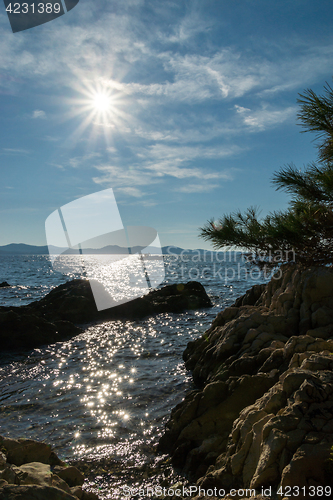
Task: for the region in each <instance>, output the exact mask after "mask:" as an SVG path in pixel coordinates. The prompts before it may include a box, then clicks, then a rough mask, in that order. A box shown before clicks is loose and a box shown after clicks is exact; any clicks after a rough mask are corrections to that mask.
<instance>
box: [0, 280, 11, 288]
mask: <svg viewBox="0 0 333 500" xmlns="http://www.w3.org/2000/svg"><path fill="white" fill-rule="evenodd" d="M8 287H10V284H9V283H7V281H3V282H2V283H0V288H8Z"/></svg>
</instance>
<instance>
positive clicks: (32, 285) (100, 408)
mask: <svg viewBox="0 0 333 500" xmlns="http://www.w3.org/2000/svg"><path fill="white" fill-rule="evenodd" d="M185 260H187V259H182V258H180V257H179V258H176V257H174V256H172V257H171V256H169V257H166V258H165V263H166V280H165V282H164V283H163V284H166V283H173V282H186V281H189V280H191V279H192V280H193V279H194V280H198V281H200V282H201V283H202V284H203V285H204V286H205V288H206V291H207V293H208V294H209V295H210V297H211V300H212V302H213V304H214V306H213V308H210V309H203V310H200V311H187V312H184V313H182V314H160V315H156V316H154V317H151V318H147V319H145V320H141V321H109V322H105V323H102V324H98V325H90V326H89V325H88V326H87V328H86V329H85V331H84V333H82V334H80V335H78V336H77V337H74V338H72V339H71V340H68V341H66V342H61V343H57V344H52V345H48V346H44V347H42V348H40V349H35V350H34V351H32V352H30V353H29V354H28V355H27V353H15V354H10V353H3V354H1V356H0V403H1V406H0V412H1V415H0V416H1V418H0V420H1V424H0V433H1V434H3V435H9V436H14V437H19V436H24V437H29V438H32V439H39V440H41V439H42V440H45V441H47V442H49V443H51V444H52V445H53V446H54V448H55V450H56V452H57V453H58V455H59V456H60V457H61V458H63V459H67V460H75V461H78V460H82V461H85V462H86V463H87V462H88V463H89V464H90V467H91V470H92V472H93V473H94V475H93V476H92V477H94V480H93V484H90V486H92V487H94V489H95V491H96V492H97V493H98V494H99V495H100V497H101V498H105V499H106V498H114V499H116V498H124V495H122V491H123V490H122V487H124V486H134V485H136V486H139V485H146V486H148V485H153V484H155V485H165V486H170V485H171V484H172V483H173V482H174V481H175V480H176V477H177V473H176V471H174V470H173V469H172V467H171V465H170V463H169V460H168V457H166V456H158V455H156V453H155V449H156V444H157V442H158V438H159V436H160V435H161V434H162V432H163V426H164V424H165V422H166V420H167V418H168V416H169V414H170V411H171V409H172V408H173V407H174V406H175V405H176V404H178V403H179V402H180V401H181V400H182V399H183V398H184V395H185V394H186V392H187V391H188V390H189V389H191V388H192V382H191V377H190V374H189V373H188V372H187V371H186V370H185V367H184V364H183V362H182V353H183V351H184V349H185V347H186V345H187V342H188V341H189V340H193V339H195V338H197V337H198V336H200V335H201V334H202V333H203V332H204V331H205V330H206V329H207V328H208V327H209V326H210V323H211V321H212V319H213V318H214V317H215V316H216V314H217V312H218V311H219V310H221V308H224V307H226V306H227V305H230V304H231V303H232V302H233V301H234V300H235V298H236V297H238V296H239V295H241V294H243V293H244V292H245V290H247V289H248V288H250V286H252V285H253V284H254V283H262V282H263V281H265V280H264V279H263V277H262V276H260V277H259V276H258V273H252V275H249V274H247V276H246V271H245V270H244V269H245V268H244V264H243V263H242V264H241V266H242V267H241V272H239V269H240V267H239V262H240V261H239V259H238V261H237V262H231V263H230V262H227V263H225V262H223V261H222V262H221V261H220V262H217V261H215V260H214V261H213V262H211V261H210V260H209V259H207V258H204V259H201V260H200V261H199V262H198V261H197V260H195V261H194V260H193V259H189V260H188V261H186V262H185ZM232 270H234V273H233V272H232ZM73 277H77V275H76V273H75V272H74V273H73V274H72V275H71V276H69V277H65V276H63V275H61V274H60V273H57V272H55V271H53V270H52V268H51V266H50V263H49V259H48V257H46V256H19V257H17V256H13V257H0V282H1V281H3V280H6V281H8V282H9V283H10V284H12V285H13V287H12V288H4V289H0V304H1V305H21V304H26V303H29V302H31V301H32V300H37V299H38V298H41V297H42V296H44V295H45V294H46V293H47V292H48V291H49V290H51V289H52V288H53V287H55V286H57V285H59V284H61V283H64V282H65V281H66V280H68V279H72V278H73ZM226 278H227V279H226Z"/></svg>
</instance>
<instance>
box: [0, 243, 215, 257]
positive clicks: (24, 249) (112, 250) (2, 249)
mask: <svg viewBox="0 0 333 500" xmlns="http://www.w3.org/2000/svg"><path fill="white" fill-rule="evenodd" d="M143 249H144V247H140V246H136V247H133V248H132V249H131V251H132V253H137V252H139V251H142V250H143ZM154 250H155V249H154V248H153V247H151V252H150V253H155V252H154ZM53 251H54V253H55V254H59V253H65V255H72V254H76V253H77V251H76V250H74V249H68V250H66V249H65V248H58V247H53ZM156 251H157V249H156ZM182 252H184V253H189V254H191V253H198V252H200V253H207V250H202V249H198V250H184V248H180V247H177V246H173V245H168V246H165V247H162V253H163V255H180V254H181V253H182ZM84 253H85V254H87V253H88V254H118V255H119V254H127V253H128V249H127V248H123V247H119V246H118V245H108V246H106V247H103V248H87V249H84ZM213 253H215V252H213ZM48 254H49V248H48V246H47V245H45V246H34V245H26V244H25V243H10V244H9V245H4V246H0V255H48Z"/></svg>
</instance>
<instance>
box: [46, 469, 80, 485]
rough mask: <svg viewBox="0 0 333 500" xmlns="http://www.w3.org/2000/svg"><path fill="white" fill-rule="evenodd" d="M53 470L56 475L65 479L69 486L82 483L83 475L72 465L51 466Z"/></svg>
mask: <svg viewBox="0 0 333 500" xmlns="http://www.w3.org/2000/svg"><path fill="white" fill-rule="evenodd" d="M53 472H54V473H55V474H57V476H59V477H60V478H61V479H63V480H64V481H66V483H67V484H68V485H69V486H70V487H74V486H82V484H83V483H84V476H83V474H82V473H81V472H80V471H79V469H77V468H76V467H73V466H67V467H62V466H59V465H56V466H55V467H54V468H53Z"/></svg>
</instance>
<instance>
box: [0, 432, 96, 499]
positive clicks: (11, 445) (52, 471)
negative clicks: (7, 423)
mask: <svg viewBox="0 0 333 500" xmlns="http://www.w3.org/2000/svg"><path fill="white" fill-rule="evenodd" d="M0 448H2V450H3V451H4V452H5V453H3V452H0V500H1V499H3V498H5V499H6V498H8V499H16V498H17V499H22V500H23V499H26V500H33V499H36V500H39V499H42V498H43V499H45V498H47V499H48V500H49V499H50V498H51V499H54V500H56V499H59V500H67V499H68V500H69V499H73V498H75V499H76V500H77V499H78V498H79V500H98V496H97V495H95V493H92V492H89V491H84V490H82V488H81V486H82V484H83V482H84V476H83V474H82V473H81V472H80V471H79V470H78V469H77V468H76V467H73V466H71V465H67V464H65V462H63V461H62V460H60V459H59V458H58V457H57V455H56V454H55V453H54V452H53V451H51V447H50V446H49V445H47V444H45V443H42V442H38V441H33V440H31V439H10V438H4V437H2V436H0ZM15 464H19V465H15ZM65 493H66V495H65ZM44 495H45V496H44Z"/></svg>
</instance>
